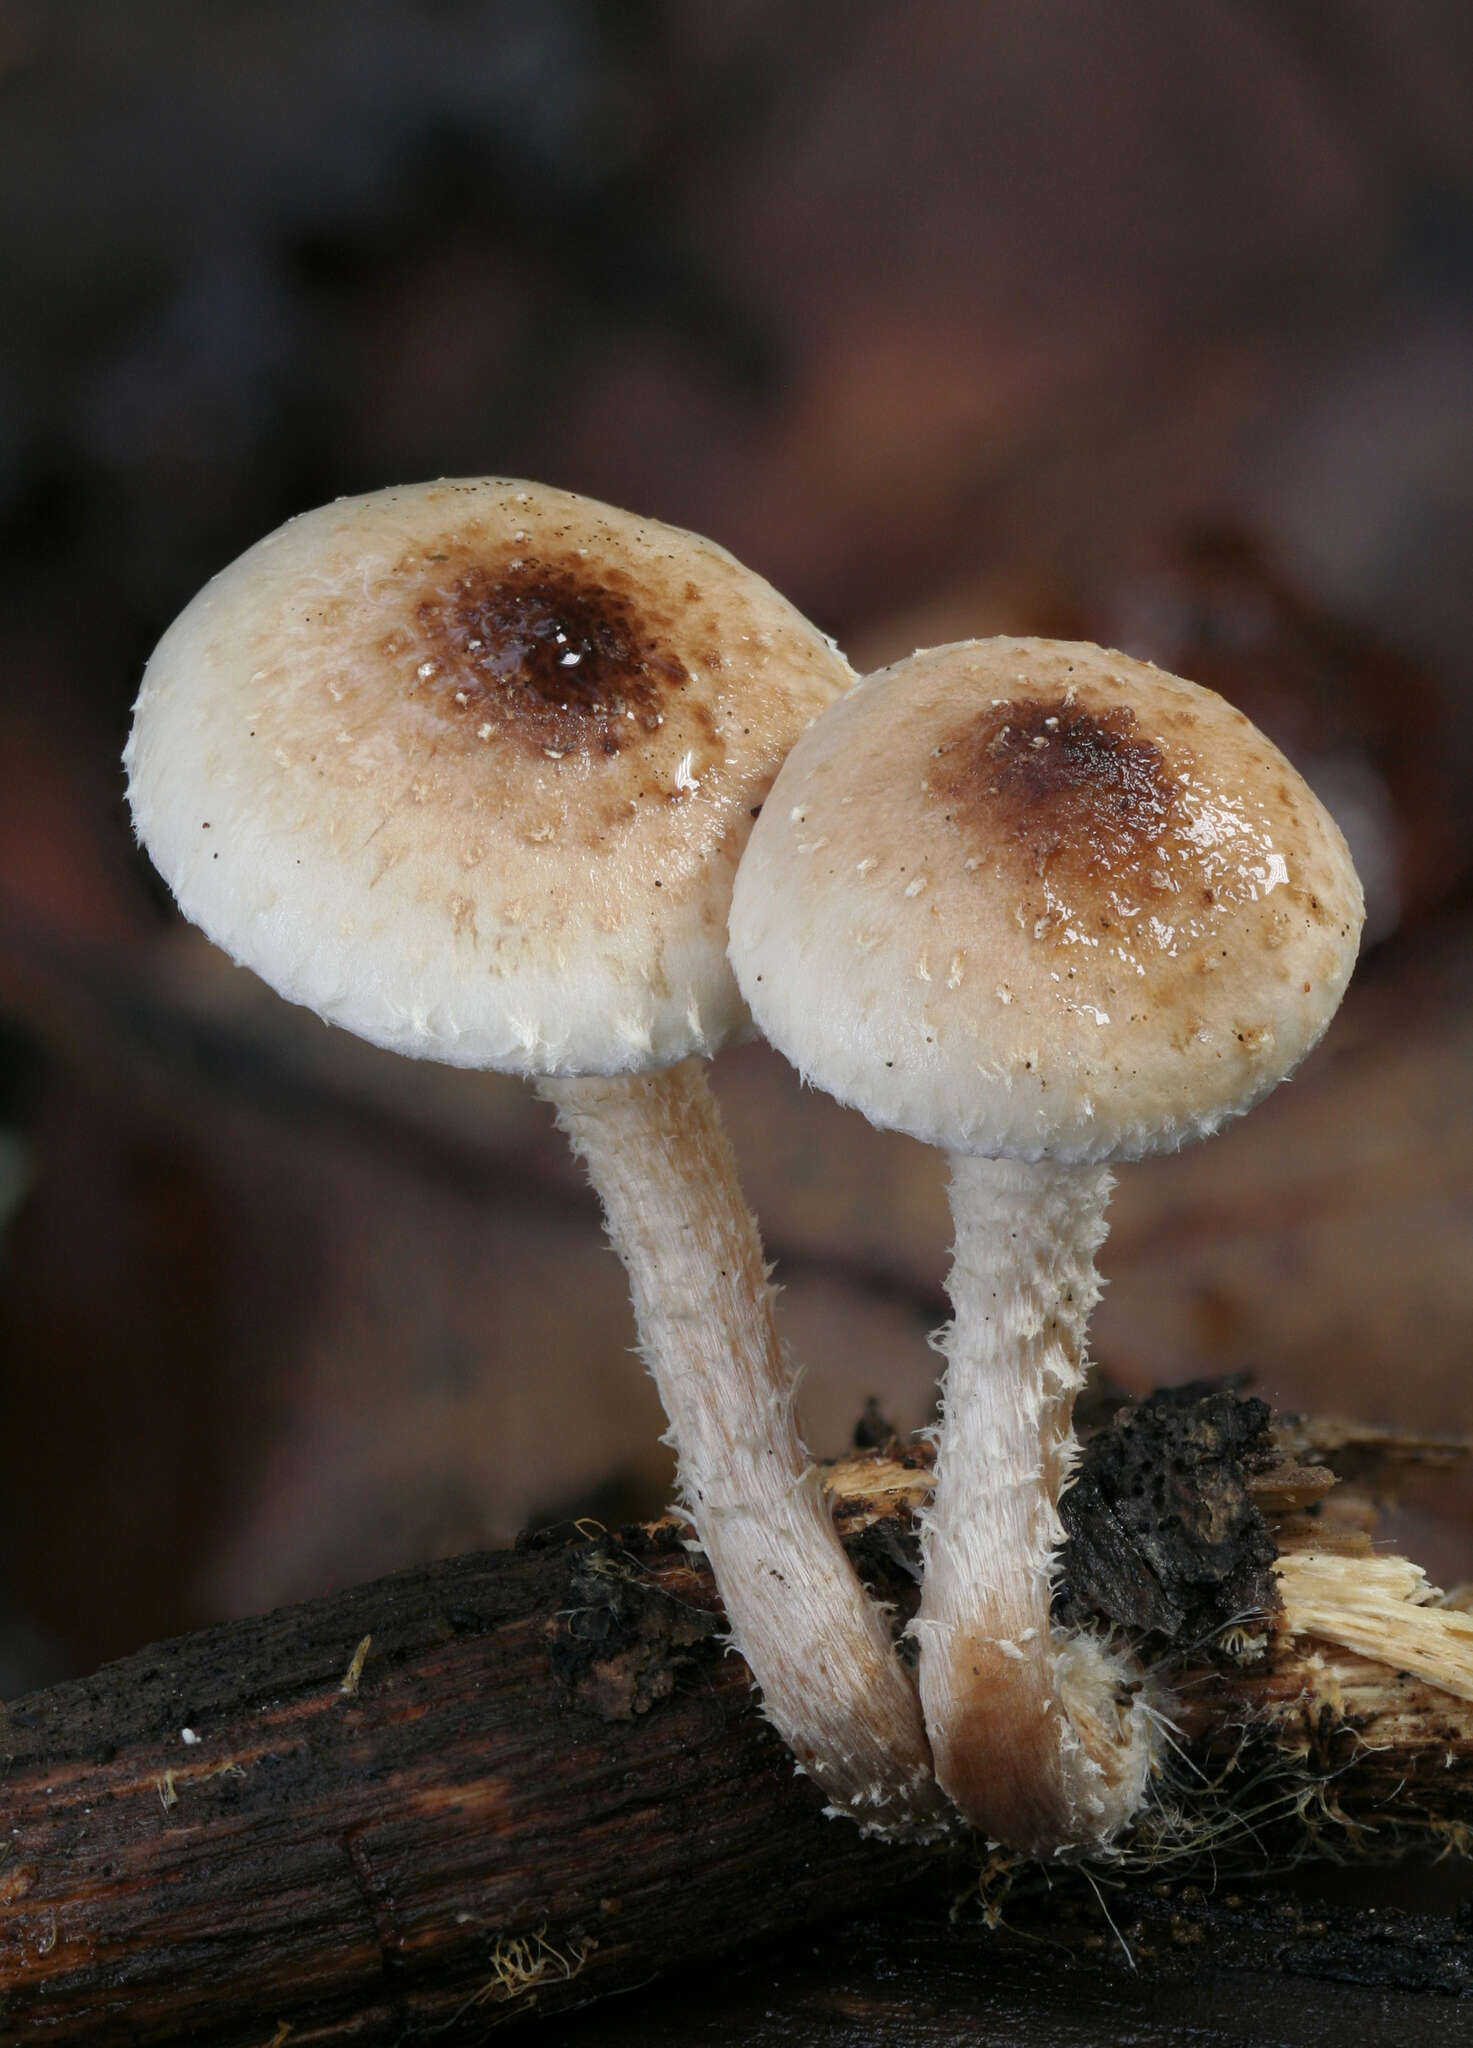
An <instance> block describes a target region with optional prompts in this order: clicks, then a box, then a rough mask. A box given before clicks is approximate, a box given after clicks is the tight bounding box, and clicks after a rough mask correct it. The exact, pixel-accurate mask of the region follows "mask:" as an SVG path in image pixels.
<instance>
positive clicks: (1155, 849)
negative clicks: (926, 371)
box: [731, 639, 1363, 1164]
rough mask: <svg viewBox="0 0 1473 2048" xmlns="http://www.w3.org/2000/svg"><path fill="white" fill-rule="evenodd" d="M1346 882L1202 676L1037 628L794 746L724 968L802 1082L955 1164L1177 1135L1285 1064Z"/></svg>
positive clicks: (1341, 850)
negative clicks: (970, 1155) (962, 1156)
mask: <svg viewBox="0 0 1473 2048" xmlns="http://www.w3.org/2000/svg"><path fill="white" fill-rule="evenodd" d="M1362 915H1363V912H1362V902H1361V891H1360V885H1359V883H1358V881H1357V879H1356V875H1355V870H1354V868H1353V866H1352V865H1351V861H1350V856H1349V853H1348V852H1347V850H1346V846H1345V842H1344V840H1343V838H1342V837H1341V835H1340V832H1339V830H1338V828H1337V827H1336V825H1335V824H1334V822H1333V820H1332V819H1331V818H1330V817H1329V815H1328V813H1327V812H1326V811H1325V810H1324V808H1323V806H1322V805H1321V804H1320V802H1319V800H1318V798H1316V797H1315V795H1314V793H1313V792H1312V791H1311V790H1310V789H1309V787H1308V785H1307V784H1306V783H1305V782H1304V780H1303V778H1302V777H1301V776H1300V775H1299V774H1298V773H1297V772H1296V770H1295V769H1294V768H1292V767H1291V766H1290V764H1289V763H1288V762H1287V761H1286V760H1285V759H1284V757H1283V755H1282V754H1280V753H1279V751H1278V749H1277V748H1276V747H1274V746H1273V745H1272V744H1271V743H1270V742H1269V741H1268V740H1267V739H1265V738H1264V736H1263V734H1262V733H1260V732H1259V731H1258V730H1257V728H1256V727H1255V726H1253V725H1252V724H1251V723H1250V722H1249V721H1248V720H1247V719H1246V718H1244V717H1243V715H1242V714H1241V712H1238V711H1235V710H1234V709H1233V708H1232V706H1231V705H1229V704H1227V703H1226V702H1224V700H1223V699H1222V698H1220V697H1218V696H1216V695H1214V694H1213V692H1212V691H1210V690H1204V689H1200V688H1198V687H1197V685H1196V684H1194V683H1189V682H1184V681H1182V680H1181V679H1180V678H1179V677H1176V676H1171V675H1166V674H1164V673H1162V672H1161V671H1160V670H1158V669H1156V668H1154V667H1152V666H1150V665H1149V664H1147V663H1142V662H1138V661H1132V660H1130V659H1129V658H1128V657H1126V656H1125V655H1121V654H1115V653H1111V652H1109V651H1107V650H1105V649H1102V648H1098V647H1093V646H1088V645H1083V644H1076V643H1068V642H1062V641H1050V640H1015V639H997V640H973V641H966V642H963V643H961V644H960V645H957V646H952V647H940V648H933V649H930V650H927V651H923V652H920V653H917V654H915V655H913V656H912V657H911V658H910V659H909V660H906V661H902V662H898V663H896V664H895V666H894V667H892V668H888V669H885V670H882V671H881V672H880V673H879V674H877V675H873V676H870V677H867V678H866V679H865V681H864V682H862V683H861V684H860V685H859V686H858V687H857V688H856V689H854V690H853V691H852V692H851V693H850V694H849V695H848V696H847V697H846V698H845V699H844V700H843V701H842V702H841V703H838V704H836V705H835V706H834V707H833V708H832V709H831V710H830V711H828V712H826V713H825V714H824V716H823V718H822V719H821V720H820V721H818V722H817V723H816V724H815V725H813V726H812V727H811V728H810V729H809V730H808V732H807V733H805V735H804V736H803V738H802V739H801V740H799V742H798V743H797V745H796V746H795V747H794V749H793V751H792V753H791V755H790V756H789V758H788V760H787V762H786V764H785V766H784V767H783V770H782V772H781V774H780V775H779V776H778V779H777V781H776V783H775V784H774V787H773V791H772V795H771V797H770V798H769V800H768V803H767V805H766V807H765V809H764V810H763V813H762V817H761V819H760V821H759V823H758V826H757V828H756V830H755V831H754V833H753V835H752V839H751V842H750V844H749V846H748V849H747V852H746V854H745V856H744V858H743V861H742V866H741V870H740V873H739V875H738V877H737V885H736V891H735V895H734V899H733V905H732V923H731V932H732V938H731V958H732V962H733V965H734V967H735V969H736V973H737V978H738V980H739V982H740V984H741V987H742V990H743V993H744V994H745V996H746V998H747V1001H748V1003H749V1004H750V1006H751V1010H752V1013H753V1016H754V1017H755V1019H756V1021H757V1023H758V1025H759V1026H760V1028H761V1029H762V1030H763V1031H764V1032H765V1033H766V1035H767V1036H768V1037H769V1038H770V1039H771V1040H772V1042H773V1044H774V1045H776V1046H777V1047H778V1048H779V1050H780V1051H782V1052H783V1053H785V1054H786V1055H787V1057H788V1058H789V1059H790V1060H792V1062H793V1063H794V1064H795V1065H796V1066H797V1067H798V1069H799V1070H800V1072H801V1073H802V1074H803V1076H804V1078H805V1079H807V1080H809V1081H811V1082H813V1083H814V1084H815V1085H817V1086H818V1087H821V1088H824V1089H826V1090H827V1091H828V1092H829V1093H830V1094H833V1095H835V1096H837V1097H838V1098H839V1099H840V1100H841V1101H844V1102H848V1103H851V1104H853V1105H855V1106H856V1107H858V1108H860V1109H862V1110H863V1111H864V1112H865V1114H866V1115H868V1116H869V1117H870V1118H871V1119H872V1120H873V1121H874V1122H875V1123H877V1124H881V1125H883V1126H886V1127H888V1128H894V1129H898V1130H902V1131H908V1132H910V1133H911V1134H912V1135H913V1136H915V1137H918V1138H922V1139H925V1140H927V1141H928V1142H930V1143H932V1144H936V1145H941V1146H944V1147H947V1148H949V1149H952V1150H956V1151H962V1152H974V1153H982V1154H988V1155H992V1156H1003V1157H1011V1158H1018V1159H1040V1158H1051V1159H1056V1160H1059V1161H1062V1162H1072V1163H1077V1164H1084V1163H1087V1162H1092V1161H1096V1162H1097V1161H1103V1160H1109V1159H1129V1158H1137V1157H1140V1156H1142V1155H1144V1154H1146V1153H1151V1152H1161V1151H1170V1150H1172V1149H1174V1148H1175V1147H1177V1146H1178V1145H1181V1144H1183V1143H1185V1142H1186V1141H1187V1140H1188V1139H1190V1138H1194V1137H1200V1136H1204V1135H1205V1134H1207V1133H1208V1132H1210V1131H1212V1130H1214V1129H1215V1128H1216V1127H1217V1125H1218V1124H1220V1123H1221V1122H1222V1121H1223V1120H1224V1119H1225V1118H1226V1117H1229V1116H1233V1115H1236V1114H1238V1113H1239V1112H1241V1111H1243V1110H1246V1109H1248V1108H1250V1107H1251V1106H1252V1105H1253V1103H1255V1102H1256V1101H1258V1100H1259V1099H1260V1098H1261V1097H1262V1096H1263V1095H1265V1094H1266V1093H1267V1092H1268V1091H1269V1090H1270V1089H1271V1088H1273V1087H1274V1086H1275V1085H1276V1084H1277V1083H1278V1082H1279V1081H1281V1080H1282V1079H1283V1078H1284V1077H1285V1075H1287V1074H1288V1073H1289V1072H1290V1071H1291V1070H1292V1068H1293V1067H1294V1066H1296V1065H1297V1063H1298V1062H1299V1061H1300V1060H1301V1059H1302V1058H1303V1057H1304V1055H1305V1053H1306V1052H1307V1051H1308V1050H1309V1049H1310V1047H1311V1046H1312V1045H1313V1044H1314V1043H1315V1041H1316V1040H1317V1039H1318V1038H1319V1037H1320V1035H1321V1033H1322V1032H1323V1031H1324V1029H1325V1026H1326V1025H1327V1024H1328V1022H1329V1020H1330V1018H1331V1017H1332V1016H1333V1014H1334V1012H1335V1009H1336V1006H1337V1005H1338V1003H1339V1001H1340V997H1341V995H1342V993H1343V992H1344V989H1345V984H1346V982H1347V981H1348V979H1349V977H1350V972H1351V968H1352V967H1353V965H1354V963H1355V956H1356V948H1357V945H1358V942H1359V936H1360V929H1361V922H1362Z"/></svg>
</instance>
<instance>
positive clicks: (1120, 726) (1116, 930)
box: [730, 639, 1362, 1856]
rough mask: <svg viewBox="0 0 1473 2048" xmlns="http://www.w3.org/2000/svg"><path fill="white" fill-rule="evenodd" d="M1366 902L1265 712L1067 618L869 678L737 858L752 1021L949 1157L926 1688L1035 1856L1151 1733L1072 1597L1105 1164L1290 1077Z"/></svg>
mask: <svg viewBox="0 0 1473 2048" xmlns="http://www.w3.org/2000/svg"><path fill="white" fill-rule="evenodd" d="M1361 917H1362V907H1361V893H1360V887H1359V884H1358V883H1357V881H1356V877H1355V871H1354V869H1353V867H1352V866H1351V862H1350V857H1349V855H1348V853H1347V852H1346V848H1345V843H1344V841H1343V840H1342V838H1341V836H1340V833H1339V832H1338V830H1337V829H1336V827H1335V825H1334V824H1333V822H1332V821H1331V820H1330V818H1329V817H1328V815H1327V814H1326V813H1325V811H1324V810H1323V809H1322V808H1321V806H1320V804H1319V802H1318V801H1317V799H1316V798H1315V797H1314V795H1313V794H1312V792H1311V791H1310V790H1309V789H1308V788H1307V786H1306V785H1305V783H1304V782H1303V781H1302V780H1301V778H1300V777H1299V775H1298V774H1297V773H1296V772H1295V771H1294V769H1293V768H1291V767H1290V765H1289V763H1288V762H1287V761H1286V760H1285V759H1284V758H1283V756H1282V755H1281V754H1280V753H1278V751H1277V750H1276V749H1275V748H1274V747H1273V746H1272V745H1271V744H1270V743H1269V741H1268V740H1266V739H1265V738H1264V737H1263V735H1262V734H1261V733H1259V732H1258V731H1257V730H1256V729H1255V728H1254V727H1253V726H1252V725H1251V724H1250V723H1249V722H1248V720H1247V719H1246V718H1244V717H1243V716H1242V715H1241V714H1240V713H1239V712H1237V711H1235V710H1233V709H1232V708H1231V706H1229V705H1228V704H1226V703H1224V702H1223V700H1222V699H1221V698H1219V697H1217V696H1214V695H1213V694H1212V693H1211V692H1210V691H1208V690H1203V689H1199V688H1197V687H1196V685H1194V684H1192V683H1188V682H1183V681H1180V680H1179V679H1178V678H1176V677H1175V676H1169V675H1165V674H1162V673H1160V672H1158V671H1157V670H1156V669H1154V668H1153V667H1151V666H1149V665H1146V664H1142V663H1140V662H1137V661H1131V660H1129V659H1127V658H1126V657H1125V656H1124V655H1120V654H1113V653H1108V652H1105V651H1103V650H1101V649H1099V648H1096V647H1091V646H1078V645H1069V644H1064V643H1060V642H1055V641H1047V640H1013V639H998V640H976V641H969V642H966V643H963V644H962V645H960V646H955V647H943V648H936V649H933V650H930V651H927V652H920V653H917V654H915V655H914V656H913V657H911V658H910V659H909V660H906V661H902V662H898V663H897V664H896V665H895V666H894V667H892V668H890V669H886V670H884V671H883V672H881V673H880V674H878V675H874V676H871V677H869V678H868V679H867V680H865V681H864V682H863V683H861V684H860V685H859V686H858V687H857V688H855V689H854V690H853V691H851V692H850V693H849V694H848V695H847V696H846V697H844V698H842V699H840V700H839V701H838V702H837V703H836V704H835V705H834V706H833V707H832V708H831V709H830V710H828V711H826V712H825V713H824V715H823V717H822V718H821V719H819V720H818V721H817V722H816V723H815V724H814V725H813V726H811V727H810V728H809V730H808V731H807V732H806V733H805V734H804V736H803V737H802V738H801V739H800V740H799V741H798V742H797V744H796V745H795V746H794V748H793V751H792V753H791V754H790V755H789V757H788V760H787V762H786V764H785V765H784V767H783V769H782V770H781V772H780V774H779V776H778V778H777V781H776V783H775V784H774V786H773V791H772V795H771V796H770V798H769V799H768V802H767V804H766V806H765V808H764V810H763V813H762V817H761V820H760V822H759V823H758V825H757V827H756V828H755V830H754V832H753V834H752V837H751V840H750V843H749V845H748V847H747V851H746V853H745V855H744V857H743V860H742V864H741V868H740V871H739V873H738V877H737V883H736V889H735V894H734V899H733V905H732V925H731V930H732V937H731V948H730V952H731V959H732V962H733V965H734V967H735V969H736V974H737V979H738V982H739V984H740V986H741V988H742V991H743V993H744V995H745V996H746V998H747V1001H748V1003H749V1005H750V1007H751V1010H752V1013H753V1015H754V1017H755V1019H756V1021H757V1023H758V1025H759V1026H760V1028H761V1029H762V1030H763V1031H764V1032H765V1033H766V1034H767V1036H768V1037H769V1038H770V1039H771V1040H772V1042H773V1043H774V1044H775V1045H776V1046H778V1047H779V1049H780V1050H781V1051H783V1052H784V1053H785V1054H786V1055H787V1056H788V1058H789V1059H790V1060H792V1061H793V1062H794V1064H795V1065H796V1066H797V1067H798V1068H799V1070H800V1072H801V1073H802V1075H803V1076H804V1078H805V1079H806V1080H808V1081H811V1082H814V1083H816V1084H818V1085H819V1086H821V1087H823V1088H825V1089H827V1090H828V1091H829V1092H830V1093H832V1094H833V1095H836V1096H837V1097H839V1099H840V1100H841V1101H844V1102H847V1103H850V1104H852V1105H854V1106H856V1107H858V1108H860V1109H861V1110H863V1111H864V1112H865V1113H866V1115H868V1116H869V1117H870V1118H871V1120H872V1121H873V1122H875V1123H877V1124H879V1125H882V1126H884V1127H887V1128H891V1129H896V1130H901V1131H907V1132H909V1133H911V1134H912V1135H913V1136H915V1137H917V1138H920V1139H923V1140H924V1141H926V1142H927V1143H930V1144H933V1145H938V1146H941V1147H943V1148H944V1149H945V1150H946V1152H947V1153H948V1154H949V1155H950V1163H951V1201H952V1212H953V1217H954V1221H955V1227H956V1243H955V1251H954V1263H953V1266H952V1271H951V1275H950V1279H949V1283H948V1284H949V1291H950V1294H951V1299H952V1304H953V1307H954V1310H955V1316H954V1320H953V1322H952V1324H951V1325H950V1327H949V1329H948V1330H947V1332H946V1333H945V1345H944V1348H945V1351H946V1355H947V1361H948V1363H947V1371H946V1379H945V1391H944V1413H943V1419H942V1423H941V1427H940V1430H939V1433H938V1440H937V1462H936V1482H935V1494H934V1498H933V1502H932V1505H931V1508H930V1510H929V1514H928V1520H927V1526H926V1531H925V1579H924V1587H923V1593H922V1599H921V1606H920V1611H919V1614H918V1617H917V1621H916V1624H915V1627H916V1630H917V1633H918V1635H919V1638H920V1685H921V1698H922V1703H923V1705H924V1708H925V1713H926V1725H927V1729H928V1732H929V1734H930V1736H931V1741H932V1748H933V1751H934V1755H935V1763H936V1774H937V1778H938V1780H939V1782H940V1783H941V1784H942V1786H943V1787H944V1788H945V1789H946V1790H947V1792H949V1794H950V1795H951V1797H952V1799H953V1800H954V1801H955V1803H956V1805H957V1806H958V1807H959V1808H960V1809H961V1811H962V1813H963V1814H964V1815H965V1816H966V1818H967V1819H968V1820H970V1821H972V1822H973V1823H974V1824H975V1825H976V1826H977V1827H979V1828H983V1829H985V1830H986V1831H987V1832H988V1833H989V1834H990V1835H992V1836H994V1837H996V1838H997V1839H999V1840H1001V1841H1003V1842H1006V1843H1008V1844H1010V1845H1012V1846H1013V1847H1015V1848H1018V1849H1021V1850H1023V1851H1026V1852H1028V1853H1030V1854H1033V1855H1039V1856H1042V1855H1049V1854H1053V1853H1056V1852H1058V1851H1061V1850H1093V1849H1098V1848H1101V1847H1104V1846H1106V1845H1108V1844H1109V1842H1110V1841H1111V1839H1112V1838H1113V1837H1114V1836H1115V1834H1116V1833H1117V1831H1118V1830H1119V1828H1120V1827H1121V1826H1122V1825H1123V1823H1124V1822H1125V1821H1126V1820H1127V1819H1128V1818H1129V1817H1130V1815H1131V1814H1132V1813H1133V1812H1134V1811H1135V1809H1136V1808H1137V1806H1138V1805H1139V1803H1140V1801H1141V1799H1142V1798H1143V1796H1144V1793H1145V1789H1146V1785H1147V1781H1148V1777H1149V1773H1150V1769H1151V1761H1152V1750H1153V1742H1154V1734H1153V1720H1154V1716H1153V1709H1152V1707H1151V1704H1150V1703H1149V1701H1148V1700H1147V1698H1146V1695H1145V1693H1144V1691H1143V1690H1142V1689H1141V1685H1140V1680H1139V1676H1138V1673H1137V1672H1136V1669H1135V1667H1134V1665H1133V1664H1132V1663H1131V1662H1130V1660H1129V1659H1128V1658H1127V1657H1126V1656H1124V1655H1123V1654H1121V1653H1120V1652H1118V1651H1115V1650H1112V1649H1111V1648H1110V1647H1108V1646H1107V1645H1106V1644H1104V1643H1102V1642H1100V1641H1097V1640H1095V1639H1093V1638H1088V1637H1070V1636H1066V1635H1063V1634H1061V1633H1056V1632H1055V1631H1054V1630H1053V1629H1052V1627H1051V1624H1050V1593H1051V1579H1052V1575H1053V1571H1054V1565H1055V1560H1056V1557H1057V1553H1058V1548H1059V1543H1060V1538H1061V1529H1060V1523H1059V1517H1058V1501H1059V1496H1060V1493H1061V1491H1062V1490H1063V1488H1064V1487H1065V1486H1066V1485H1067V1483H1068V1480H1069V1475H1070V1471H1071V1468H1072V1466H1073V1463H1074V1460H1075V1457H1076V1445H1075V1440H1074V1436H1073V1429H1072V1421H1071V1416H1072V1410H1073V1405H1074V1398H1075V1395H1076V1393H1077V1391H1078V1389H1079V1387H1080V1385H1081V1383H1082V1380H1083V1377H1084V1372H1085V1356H1084V1341H1085V1326H1086V1323H1087V1321H1088V1318H1089V1313H1090V1310H1091V1308H1092V1307H1093V1305H1094V1303H1095V1301H1096V1300H1097V1298H1098V1294H1099V1282H1098V1280H1097V1278H1096V1274H1095V1265H1094V1259H1095V1253H1096V1252H1097V1250H1098V1249H1099V1247H1100V1245H1101V1244H1102V1242H1103V1240H1104V1237H1105V1205H1106V1200H1107V1198H1108V1195H1109V1191H1110V1188H1111V1185H1112V1180H1111V1175H1110V1171H1109V1166H1110V1164H1111V1163H1112V1162H1115V1161H1120V1160H1131V1159H1139V1158H1142V1157H1144V1156H1145V1155H1147V1154H1149V1153H1154V1152H1163V1151H1170V1150H1173V1149H1175V1148H1176V1147H1177V1146H1180V1145H1182V1144H1184V1143H1186V1142H1187V1141H1188V1140H1189V1139H1192V1138H1199V1137H1205V1136H1206V1135H1208V1134H1209V1133H1210V1132H1212V1131H1214V1130H1215V1129H1216V1128H1217V1127H1218V1125H1219V1124H1221V1123H1222V1122H1223V1121H1224V1119H1225V1118H1227V1117H1231V1116H1235V1115H1238V1114H1239V1113H1240V1112H1242V1111H1244V1110H1246V1109H1248V1108H1250V1107H1251V1106H1252V1105H1253V1104H1254V1103H1255V1102H1257V1101H1258V1100H1259V1098H1260V1097H1261V1096H1263V1095H1265V1094H1266V1093H1267V1092H1268V1090H1269V1089H1271V1088H1272V1087H1274V1086H1275V1085H1276V1083H1278V1082H1279V1081H1281V1080H1282V1079H1283V1078H1284V1077H1285V1076H1286V1075H1287V1074H1288V1073H1289V1071H1290V1070H1291V1069H1292V1068H1293V1067H1294V1066H1295V1065H1296V1063H1297V1062H1298V1061H1299V1060H1300V1059H1302V1058H1303V1056H1304V1054H1305V1053H1306V1052H1307V1051H1308V1050H1309V1048H1310V1047H1311V1046H1312V1045H1313V1044H1314V1043H1315V1041H1316V1040H1317V1039H1318V1038H1319V1036H1320V1034H1321V1032H1322V1031H1323V1030H1324V1029H1325V1026H1326V1024H1327V1023H1328V1022H1329V1019H1330V1017H1331V1016H1332V1014H1333V1013H1334V1010H1335V1007H1336V1005H1337V1004H1338V1002H1339V1000H1340V997H1341V994H1342V992H1343V990H1344V988H1345V984H1346V981H1347V980H1348V978H1349V975H1350V971H1351V968H1352V966H1353V964H1354V960H1355V953H1356V946H1357V941H1358V936H1359V932H1360V926H1361Z"/></svg>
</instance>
